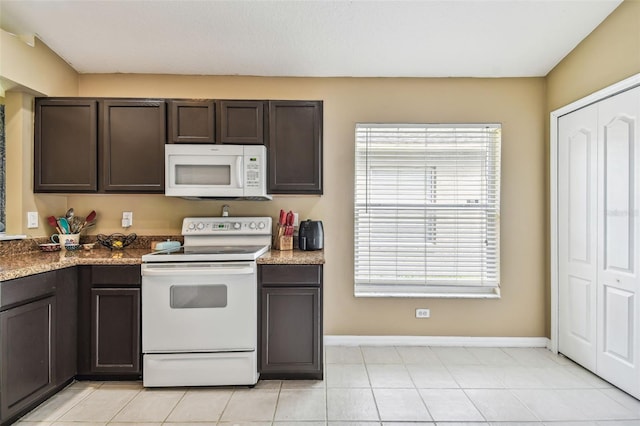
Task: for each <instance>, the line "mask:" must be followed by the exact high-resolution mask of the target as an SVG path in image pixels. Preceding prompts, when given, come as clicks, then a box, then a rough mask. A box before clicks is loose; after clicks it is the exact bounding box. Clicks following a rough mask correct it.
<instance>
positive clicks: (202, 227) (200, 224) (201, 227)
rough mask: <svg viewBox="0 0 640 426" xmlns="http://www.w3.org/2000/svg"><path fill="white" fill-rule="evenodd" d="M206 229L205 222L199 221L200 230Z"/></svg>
mask: <svg viewBox="0 0 640 426" xmlns="http://www.w3.org/2000/svg"><path fill="white" fill-rule="evenodd" d="M203 229H204V223H202V222H200V223H198V231H202V230H203Z"/></svg>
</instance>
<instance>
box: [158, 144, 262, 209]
mask: <svg viewBox="0 0 640 426" xmlns="http://www.w3.org/2000/svg"><path fill="white" fill-rule="evenodd" d="M165 195H167V196H171V197H184V198H220V199H248V200H271V199H272V197H271V196H270V195H268V194H267V148H266V147H265V146H264V145H204V144H201V145H187V144H167V145H165Z"/></svg>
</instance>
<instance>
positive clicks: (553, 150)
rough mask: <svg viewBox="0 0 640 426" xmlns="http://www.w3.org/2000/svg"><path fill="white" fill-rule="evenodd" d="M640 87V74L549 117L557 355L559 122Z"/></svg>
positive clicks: (553, 343) (555, 347)
mask: <svg viewBox="0 0 640 426" xmlns="http://www.w3.org/2000/svg"><path fill="white" fill-rule="evenodd" d="M637 86H640V73H638V74H635V75H632V76H631V77H628V78H626V79H624V80H622V81H619V82H617V83H614V84H612V85H610V86H607V87H605V88H604V89H601V90H598V91H596V92H594V93H592V94H590V95H588V96H585V97H584V98H581V99H578V100H577V101H574V102H571V103H570V104H568V105H565V106H563V107H561V108H558V109H556V110H554V111H551V114H550V117H549V132H550V135H549V137H550V139H549V141H550V146H549V202H550V205H549V212H550V247H549V249H550V250H549V265H550V266H549V268H550V272H551V339H550V347H549V349H551V351H553V352H554V353H558V334H559V327H560V324H559V308H560V307H559V303H558V296H559V294H558V291H559V286H558V259H557V258H558V119H559V118H560V117H562V116H563V115H566V114H569V113H571V112H574V111H577V110H579V109H580V108H584V107H586V106H589V105H592V104H595V103H597V102H600V101H602V100H603V99H606V98H609V97H611V96H615V95H617V94H619V93H622V92H625V91H627V90H630V89H633V88H635V87H637Z"/></svg>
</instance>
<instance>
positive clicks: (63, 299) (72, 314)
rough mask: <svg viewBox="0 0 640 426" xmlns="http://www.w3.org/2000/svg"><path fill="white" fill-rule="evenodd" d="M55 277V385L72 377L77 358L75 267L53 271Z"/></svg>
mask: <svg viewBox="0 0 640 426" xmlns="http://www.w3.org/2000/svg"><path fill="white" fill-rule="evenodd" d="M55 277H56V278H55V279H56V308H57V317H56V333H57V337H56V351H57V352H56V369H55V370H56V375H55V376H56V385H62V384H64V383H66V382H67V381H69V380H71V379H73V377H74V376H75V375H76V371H77V358H78V342H77V337H78V327H77V324H78V321H77V312H78V291H77V290H78V280H77V269H76V268H66V269H61V270H59V271H55Z"/></svg>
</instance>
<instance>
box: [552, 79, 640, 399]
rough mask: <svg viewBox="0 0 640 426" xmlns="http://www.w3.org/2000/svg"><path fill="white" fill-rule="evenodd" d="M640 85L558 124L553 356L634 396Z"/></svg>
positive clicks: (638, 327) (639, 334) (638, 372)
mask: <svg viewBox="0 0 640 426" xmlns="http://www.w3.org/2000/svg"><path fill="white" fill-rule="evenodd" d="M639 116H640V88H635V89H632V90H628V91H626V92H623V93H621V94H618V95H616V96H613V97H610V98H607V99H605V100H602V101H600V102H598V103H596V104H593V105H590V106H588V107H585V108H583V109H580V110H578V111H575V112H573V113H570V114H567V115H565V116H563V117H561V118H560V119H559V120H558V233H559V235H558V244H559V246H558V256H559V259H558V268H559V271H558V272H559V283H558V284H559V287H558V291H559V341H558V348H559V350H560V352H562V353H563V354H565V355H566V356H568V357H569V358H571V359H573V360H574V361H576V362H578V363H579V364H581V365H583V366H584V367H586V368H588V369H590V370H592V371H594V372H595V373H596V374H598V375H599V376H601V377H602V378H604V379H605V380H608V381H609V382H611V383H612V384H614V385H616V386H618V387H620V388H621V389H623V390H625V391H627V392H629V393H631V394H633V395H635V396H636V397H638V396H640V353H639V350H640V347H639V343H640V301H639V297H638V296H639V295H638V291H639V290H640V276H639V273H638V267H639V266H640V246H639V245H638V241H639V240H640V221H639V220H638V212H639V210H640V204H639V198H640V125H639V119H640V117H639Z"/></svg>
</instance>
